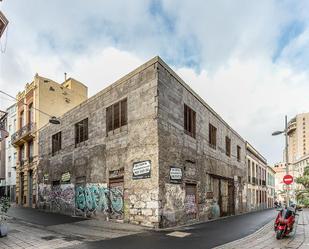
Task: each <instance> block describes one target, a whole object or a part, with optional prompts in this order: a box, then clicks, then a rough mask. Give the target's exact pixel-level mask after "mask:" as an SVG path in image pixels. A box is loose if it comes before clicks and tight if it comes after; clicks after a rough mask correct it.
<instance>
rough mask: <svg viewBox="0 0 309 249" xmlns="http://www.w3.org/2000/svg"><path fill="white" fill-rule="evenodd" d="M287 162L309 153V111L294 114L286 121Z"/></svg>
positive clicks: (292, 161)
mask: <svg viewBox="0 0 309 249" xmlns="http://www.w3.org/2000/svg"><path fill="white" fill-rule="evenodd" d="M288 143H289V147H288V150H289V163H294V162H295V161H297V160H299V159H300V158H302V157H303V156H305V155H307V154H309V113H302V114H298V115H296V117H294V118H292V119H291V120H290V122H289V123H288Z"/></svg>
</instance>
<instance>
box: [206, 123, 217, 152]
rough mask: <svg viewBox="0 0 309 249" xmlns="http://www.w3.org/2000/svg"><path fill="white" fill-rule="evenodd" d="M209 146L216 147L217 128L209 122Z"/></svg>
mask: <svg viewBox="0 0 309 249" xmlns="http://www.w3.org/2000/svg"><path fill="white" fill-rule="evenodd" d="M208 134H209V146H210V147H211V148H213V149H216V147H217V128H216V127H215V126H213V125H212V124H210V123H209V133H208Z"/></svg>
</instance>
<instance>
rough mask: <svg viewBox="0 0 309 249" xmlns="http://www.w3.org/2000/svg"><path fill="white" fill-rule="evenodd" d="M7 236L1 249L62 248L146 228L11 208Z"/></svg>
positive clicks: (130, 233) (3, 239)
mask: <svg viewBox="0 0 309 249" xmlns="http://www.w3.org/2000/svg"><path fill="white" fill-rule="evenodd" d="M8 215H9V219H8V227H9V232H8V236H7V237H3V238H0V248H1V249H2V248H3V249H5V248H10V249H12V248H14V249H15V248H16V249H18V248H51V249H52V248H63V247H67V246H76V245H79V244H81V243H83V242H89V241H97V240H104V239H110V238H117V237H122V236H127V235H132V234H136V233H140V232H143V231H145V228H142V227H140V226H135V225H131V224H126V223H117V222H112V221H110V222H107V221H101V220H96V219H83V218H79V217H70V216H65V215H59V214H55V213H46V212H42V211H39V210H37V209H29V208H21V207H12V208H11V210H10V211H9V213H8Z"/></svg>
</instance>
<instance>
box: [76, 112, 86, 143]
mask: <svg viewBox="0 0 309 249" xmlns="http://www.w3.org/2000/svg"><path fill="white" fill-rule="evenodd" d="M86 140H88V118H85V119H84V120H82V121H80V122H78V123H76V124H75V146H76V145H78V144H79V143H81V142H84V141H86Z"/></svg>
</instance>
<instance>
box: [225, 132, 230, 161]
mask: <svg viewBox="0 0 309 249" xmlns="http://www.w3.org/2000/svg"><path fill="white" fill-rule="evenodd" d="M225 154H226V155H227V156H228V157H231V139H230V138H229V137H228V136H225Z"/></svg>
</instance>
